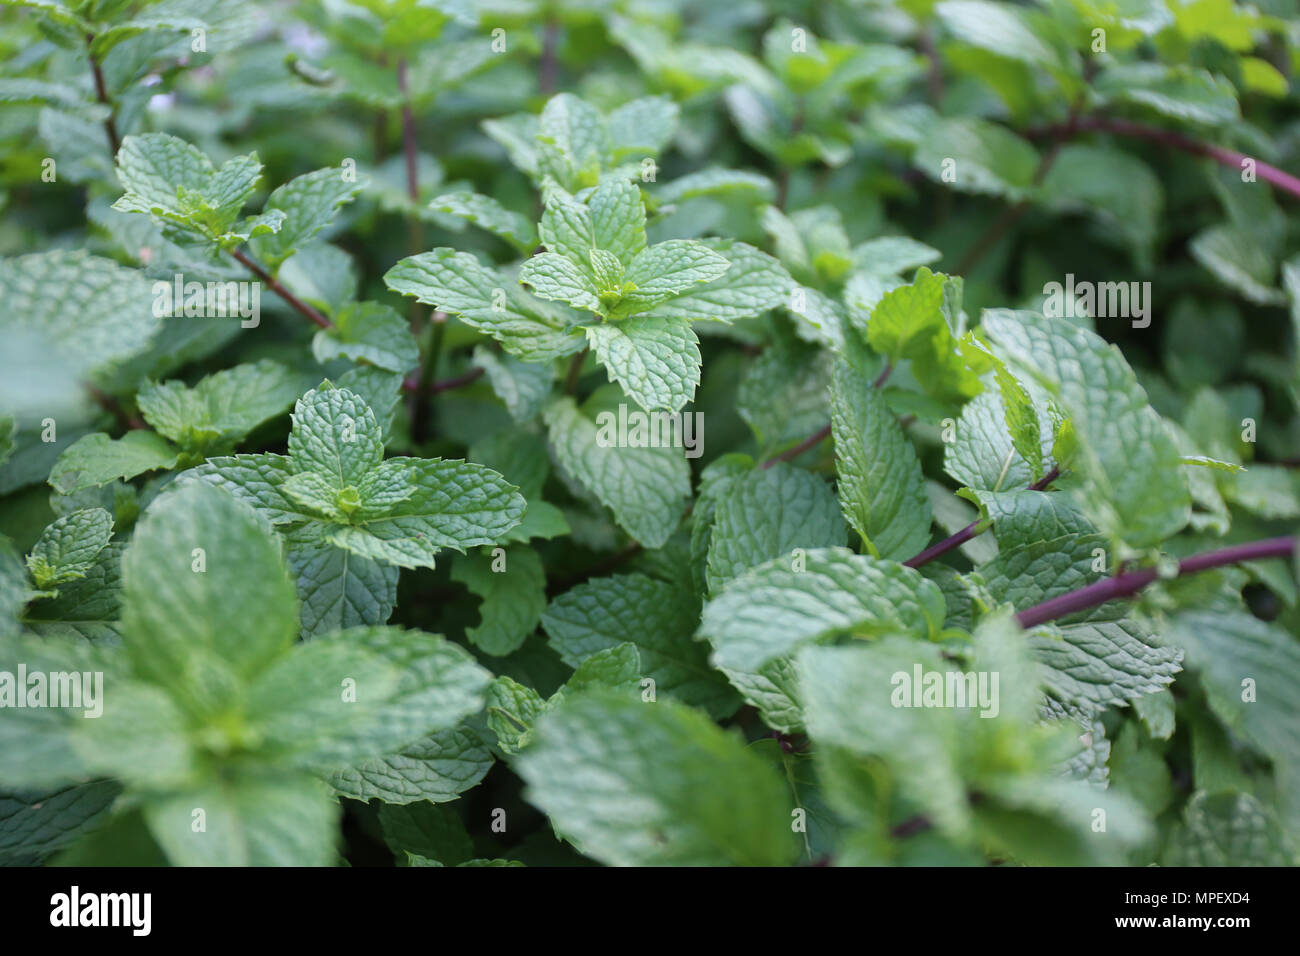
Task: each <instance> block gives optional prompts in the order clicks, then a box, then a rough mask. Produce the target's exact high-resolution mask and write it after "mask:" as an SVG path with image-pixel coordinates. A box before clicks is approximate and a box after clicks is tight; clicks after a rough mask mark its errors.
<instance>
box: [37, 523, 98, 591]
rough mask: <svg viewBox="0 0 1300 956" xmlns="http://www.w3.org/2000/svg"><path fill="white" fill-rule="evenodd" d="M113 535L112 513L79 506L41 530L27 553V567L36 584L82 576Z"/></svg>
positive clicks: (62, 581) (71, 579) (39, 586)
mask: <svg viewBox="0 0 1300 956" xmlns="http://www.w3.org/2000/svg"><path fill="white" fill-rule="evenodd" d="M112 536H113V516H112V515H111V514H109V513H108V512H107V511H105V510H104V509H103V508H81V509H79V510H77V511H73V512H71V513H70V514H66V515H64V516H63V517H61V518H59V519H58V520H56V521H55V522H54V523H53V524H52V525H50V526H49V527H48V528H46V529H45V531H44V532H42V533H41V537H40V540H38V541H37V542H36V545H35V546H34V547H33V548H32V550H31V553H30V554H28V555H27V570H28V571H29V572H31V575H32V580H33V581H34V582H35V584H36V587H37V588H42V589H43V588H48V587H52V586H54V585H58V584H64V583H67V582H69V581H75V580H77V579H78V578H84V577H85V576H86V572H88V571H89V570H90V568H91V566H92V565H93V564H94V563H95V558H96V557H97V556H98V555H99V552H100V551H102V550H103V549H104V548H105V547H106V546H107V545H108V541H109V538H111V537H112Z"/></svg>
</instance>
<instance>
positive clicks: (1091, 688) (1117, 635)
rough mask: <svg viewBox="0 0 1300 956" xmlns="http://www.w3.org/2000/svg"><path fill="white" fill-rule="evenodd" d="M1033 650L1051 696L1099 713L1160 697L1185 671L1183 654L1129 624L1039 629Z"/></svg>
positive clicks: (1032, 642)
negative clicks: (1182, 666) (1175, 677)
mask: <svg viewBox="0 0 1300 956" xmlns="http://www.w3.org/2000/svg"><path fill="white" fill-rule="evenodd" d="M1029 645H1030V646H1031V647H1032V648H1033V649H1034V652H1035V654H1036V655H1037V656H1038V659H1039V660H1041V661H1042V662H1043V664H1044V665H1045V668H1046V670H1045V672H1044V674H1043V683H1044V685H1045V686H1046V688H1047V689H1048V691H1049V693H1051V694H1053V695H1054V696H1056V697H1057V698H1058V699H1059V700H1061V701H1063V702H1065V703H1067V704H1073V705H1076V706H1083V707H1088V708H1095V709H1098V710H1100V709H1103V708H1105V707H1109V706H1114V705H1119V706H1123V705H1124V704H1125V703H1127V702H1128V701H1131V700H1133V699H1135V698H1139V697H1147V696H1149V695H1151V694H1157V693H1159V692H1160V691H1162V690H1164V689H1165V688H1166V687H1168V685H1169V684H1171V683H1173V680H1174V675H1176V674H1177V673H1178V672H1179V671H1180V670H1181V669H1182V668H1181V666H1180V665H1181V662H1182V659H1183V652H1182V651H1181V650H1179V649H1178V648H1176V647H1169V646H1167V645H1165V644H1164V643H1163V642H1162V641H1161V640H1160V639H1158V638H1157V637H1156V636H1155V635H1154V634H1152V633H1151V632H1150V631H1149V630H1147V628H1145V627H1143V626H1142V625H1141V624H1139V623H1138V622H1136V621H1133V620H1129V619H1122V620H1118V621H1094V622H1088V623H1084V624H1070V625H1066V626H1062V627H1052V626H1049V627H1042V628H1036V629H1035V630H1034V631H1032V632H1031V633H1030V637H1029Z"/></svg>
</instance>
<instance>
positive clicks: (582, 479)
mask: <svg viewBox="0 0 1300 956" xmlns="http://www.w3.org/2000/svg"><path fill="white" fill-rule="evenodd" d="M591 406H592V403H589V404H588V410H590V409H591ZM602 410H603V411H609V412H610V414H614V412H612V411H611V410H610V409H608V408H605V409H602ZM542 418H543V420H544V421H545V422H546V425H547V428H548V429H549V433H550V438H551V447H552V450H553V452H554V455H555V460H556V463H557V464H558V465H559V466H560V468H561V469H562V470H563V471H565V472H566V473H568V474H569V475H571V476H572V477H573V479H574V480H575V481H577V482H578V483H579V484H580V485H581V486H582V487H583V488H585V489H587V491H588V492H590V493H591V494H593V495H595V496H596V499H597V500H598V501H600V503H601V504H603V505H605V506H606V507H608V508H609V509H610V510H611V511H612V512H613V513H614V518H615V520H616V521H617V522H618V523H619V525H620V526H622V527H623V528H624V529H625V530H626V531H627V532H628V534H630V535H632V537H634V538H635V539H636V540H637V541H639V542H641V543H642V544H643V545H645V546H646V547H649V548H657V547H660V546H661V545H663V543H664V542H665V541H667V540H668V538H669V536H670V535H671V534H672V533H673V531H674V530H675V529H676V527H677V524H678V522H679V521H680V520H681V517H682V514H683V513H684V512H685V510H686V499H687V497H688V496H689V495H690V472H689V469H688V468H687V465H686V459H685V458H684V457H683V456H682V452H681V449H677V448H653V447H649V448H616V447H603V446H602V445H600V444H599V443H598V441H597V427H596V423H595V422H594V421H593V420H592V418H591V417H588V415H587V414H584V411H583V410H579V408H578V406H577V405H576V404H574V401H573V399H571V398H569V397H567V396H566V397H564V398H560V399H557V400H556V401H554V402H553V403H552V404H551V405H549V406H548V407H547V408H546V410H545V411H544V412H543V413H542Z"/></svg>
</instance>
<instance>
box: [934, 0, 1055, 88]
mask: <svg viewBox="0 0 1300 956" xmlns="http://www.w3.org/2000/svg"><path fill="white" fill-rule="evenodd" d="M934 12H935V14H936V15H937V16H938V18H939V22H940V23H942V24H943V25H944V27H945V28H947V29H948V31H949V32H951V33H952V34H953V35H954V36H956V37H957V38H958V39H959V40H961V41H962V42H964V43H969V44H971V45H972V46H976V47H979V48H980V49H982V50H988V51H989V52H990V53H996V54H997V55H998V56H1004V57H1009V58H1010V59H1013V60H1019V61H1021V62H1022V63H1028V64H1029V65H1031V66H1041V67H1045V68H1046V69H1047V70H1049V71H1056V70H1063V69H1066V68H1067V67H1066V64H1065V63H1064V62H1063V61H1062V57H1061V56H1060V54H1059V53H1058V52H1057V51H1056V50H1055V49H1053V48H1052V46H1051V45H1050V44H1049V43H1047V42H1046V41H1045V40H1044V39H1042V38H1041V36H1040V34H1039V31H1041V30H1042V28H1043V24H1042V22H1041V21H1040V20H1038V19H1037V18H1036V17H1035V16H1034V12H1033V11H1032V10H1022V9H1020V8H1018V7H1008V6H1004V5H1002V4H998V3H988V2H985V0H945V2H943V3H938V4H936V5H935V8H934Z"/></svg>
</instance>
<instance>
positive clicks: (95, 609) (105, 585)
mask: <svg viewBox="0 0 1300 956" xmlns="http://www.w3.org/2000/svg"><path fill="white" fill-rule="evenodd" d="M122 551H123V545H122V543H121V542H120V541H113V542H110V543H109V544H108V545H107V546H106V547H104V548H103V549H102V550H100V552H99V553H98V554H97V555H95V557H94V559H93V560H92V562H91V564H90V566H89V567H88V568H87V569H86V571H85V575H84V577H80V578H77V579H76V580H74V581H69V582H67V583H66V584H61V585H59V591H58V596H57V597H52V598H45V599H43V600H40V601H38V602H36V603H34V604H32V605H31V606H30V607H29V608H28V609H27V612H26V620H25V622H24V623H25V624H26V626H27V629H28V630H30V631H32V632H34V633H36V634H40V635H42V636H44V637H55V636H59V637H68V636H74V637H77V638H79V639H80V640H84V641H90V642H93V643H104V644H116V643H118V642H119V641H120V639H121V628H120V627H119V626H118V618H119V617H120V616H121V597H122ZM2 561H3V558H2V557H0V562H2ZM3 574H4V572H3V571H0V578H3ZM20 574H21V572H20ZM2 588H3V585H0V589H2ZM24 592H25V588H24ZM19 598H20V600H19V607H21V605H22V603H25V601H26V600H27V598H26V595H25V593H24V594H22V595H20V596H19ZM0 603H3V601H0ZM0 631H3V626H0Z"/></svg>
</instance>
